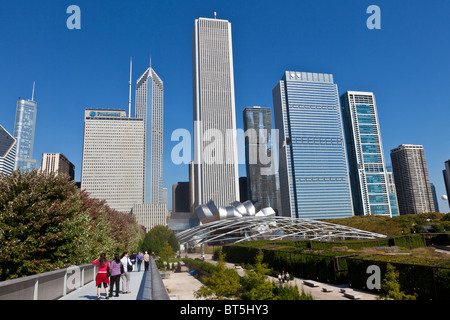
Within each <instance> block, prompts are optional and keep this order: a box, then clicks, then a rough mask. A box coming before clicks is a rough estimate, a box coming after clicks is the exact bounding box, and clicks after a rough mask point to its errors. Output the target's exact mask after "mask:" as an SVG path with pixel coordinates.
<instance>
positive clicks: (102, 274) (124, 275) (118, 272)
mask: <svg viewBox="0 0 450 320" xmlns="http://www.w3.org/2000/svg"><path fill="white" fill-rule="evenodd" d="M92 263H93V264H96V265H98V273H97V276H96V278H95V285H96V286H97V300H100V293H101V287H102V285H103V288H104V289H105V293H106V299H109V298H110V297H112V296H113V291H114V287H116V294H115V297H118V296H119V287H120V279H122V293H131V292H130V272H131V271H133V264H132V262H131V260H130V258H129V256H128V253H127V252H124V253H123V254H122V256H121V257H119V255H118V254H117V253H115V254H114V256H113V259H112V260H111V261H108V259H107V258H106V254H105V253H101V254H100V255H99V257H98V258H97V259H96V260H94V261H92ZM109 285H111V288H109Z"/></svg>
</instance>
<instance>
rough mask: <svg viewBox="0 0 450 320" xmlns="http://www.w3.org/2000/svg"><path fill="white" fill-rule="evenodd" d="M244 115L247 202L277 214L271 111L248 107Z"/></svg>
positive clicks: (274, 138)
mask: <svg viewBox="0 0 450 320" xmlns="http://www.w3.org/2000/svg"><path fill="white" fill-rule="evenodd" d="M243 116H244V130H245V168H246V171H247V195H248V199H250V200H252V201H253V202H259V203H260V204H261V205H262V207H263V208H266V207H272V208H273V209H274V210H275V212H276V213H277V215H278V214H280V211H281V208H280V206H279V197H280V196H279V190H278V189H277V185H278V183H277V181H276V180H277V175H276V165H277V163H275V146H274V143H275V142H276V137H274V136H273V133H274V132H275V131H274V130H272V110H271V109H270V108H261V107H247V108H245V109H244V112H243ZM245 200H247V199H245ZM245 200H244V201H245ZM241 202H243V201H242V197H241Z"/></svg>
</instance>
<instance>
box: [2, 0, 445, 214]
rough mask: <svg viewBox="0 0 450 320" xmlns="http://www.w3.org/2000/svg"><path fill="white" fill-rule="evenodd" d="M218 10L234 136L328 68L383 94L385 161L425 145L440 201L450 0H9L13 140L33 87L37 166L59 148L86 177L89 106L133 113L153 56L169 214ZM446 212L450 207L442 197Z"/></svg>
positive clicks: (6, 88)
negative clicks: (201, 30) (160, 88)
mask: <svg viewBox="0 0 450 320" xmlns="http://www.w3.org/2000/svg"><path fill="white" fill-rule="evenodd" d="M72 4H76V5H78V6H79V7H80V9H81V30H69V29H68V28H67V27H66V20H67V18H68V17H69V16H70V14H67V13H66V9H67V7H68V6H70V5H72ZM372 4H375V5H378V6H379V7H380V9H381V30H369V29H368V28H367V27H366V20H367V19H368V18H369V16H370V14H367V13H366V10H367V7H368V6H369V5H372ZM214 11H216V12H217V18H220V19H227V20H229V21H230V22H231V23H232V32H233V34H232V35H233V55H234V75H235V87H236V115H237V125H238V127H240V128H242V111H243V109H244V108H245V107H247V106H254V105H259V106H263V107H272V88H273V87H274V86H275V84H276V83H277V81H278V80H279V79H280V78H281V76H282V74H283V72H284V71H285V70H294V71H308V72H320V73H332V74H334V79H335V82H336V83H337V84H338V87H339V92H340V94H342V93H344V92H345V91H347V90H360V91H373V92H374V93H375V96H376V99H377V105H378V113H379V117H380V126H381V134H382V139H383V146H384V151H385V157H386V161H387V163H390V157H389V151H390V150H391V149H393V148H394V147H397V146H398V145H399V144H402V143H405V144H406V143H407V144H422V145H423V146H424V148H425V155H426V159H427V164H428V170H429V174H430V180H431V182H433V183H434V184H435V185H436V188H437V194H438V197H439V198H440V196H441V195H443V194H445V187H444V183H443V178H442V169H443V168H444V161H446V160H448V159H450V140H449V138H448V136H449V135H448V127H449V119H450V118H449V115H450V111H449V107H450V59H449V57H450V19H449V12H450V1H448V0H432V1H411V0H409V1H408V0H396V1H385V0H370V1H366V0H333V1H331V0H330V1H325V0H292V1H291V0H289V1H287V0H281V1H266V0H259V1H255V0H244V1H243V0H239V1H235V0H227V1H224V0H221V1H219V0H196V1H192V0H184V1H181V0H180V1H175V0H164V1H156V0H150V1H149V0H133V1H125V0H121V1H117V0H116V1H112V0H109V1H103V0H96V1H87V0H82V1H80V0H70V1H66V0H41V1H31V0H27V1H1V2H0V108H1V113H0V124H1V125H3V126H4V127H5V128H6V130H8V131H9V132H11V133H13V131H14V117H15V108H16V101H17V99H18V97H21V98H27V99H28V98H31V91H32V85H33V81H36V91H35V100H36V101H37V103H38V115H37V127H36V135H35V145H34V158H35V159H38V160H39V161H41V156H42V153H45V152H62V153H63V154H65V155H66V156H67V157H68V158H69V160H70V161H72V162H73V163H74V164H75V166H76V180H77V181H79V180H80V177H81V161H82V146H83V123H84V119H83V115H84V109H85V108H88V107H94V108H124V109H127V108H128V78H129V61H130V57H131V56H132V57H133V83H134V84H135V82H136V80H137V78H138V77H139V76H140V75H141V74H142V73H143V72H144V71H145V69H146V68H147V66H148V62H149V58H150V56H151V59H152V67H153V68H154V69H155V71H156V72H157V73H158V74H159V76H160V77H161V78H162V79H163V81H164V88H165V115H164V116H165V119H164V120H165V128H164V129H165V132H164V134H165V136H164V140H165V142H164V153H165V155H164V158H165V163H164V186H165V187H167V188H168V191H169V208H170V207H171V203H170V199H171V186H172V184H174V183H176V182H177V181H188V168H187V165H174V164H173V163H172V161H171V159H170V155H171V150H172V148H173V147H174V146H175V145H176V142H172V141H171V140H170V136H171V134H172V132H173V130H175V129H177V128H185V129H188V130H189V131H192V52H191V50H192V38H191V37H192V28H193V24H194V20H195V19H196V18H198V17H211V18H212V17H213V16H214ZM133 90H134V85H133ZM132 102H133V105H134V93H133V99H132ZM133 114H134V111H133ZM240 169H242V171H241V172H240V175H241V176H243V175H244V174H245V168H243V166H240ZM439 206H440V208H441V212H448V211H449V208H448V205H447V203H446V202H445V201H442V200H439Z"/></svg>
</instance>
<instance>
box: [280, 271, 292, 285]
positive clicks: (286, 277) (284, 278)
mask: <svg viewBox="0 0 450 320" xmlns="http://www.w3.org/2000/svg"><path fill="white" fill-rule="evenodd" d="M278 281H279V282H280V283H284V282H285V281H286V282H288V281H289V272H287V271H286V273H284V271H283V272H281V273H279V274H278Z"/></svg>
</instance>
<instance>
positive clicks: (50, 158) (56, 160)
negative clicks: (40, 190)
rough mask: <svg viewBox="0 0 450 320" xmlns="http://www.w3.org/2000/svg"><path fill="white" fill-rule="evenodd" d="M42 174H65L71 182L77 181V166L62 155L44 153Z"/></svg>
mask: <svg viewBox="0 0 450 320" xmlns="http://www.w3.org/2000/svg"><path fill="white" fill-rule="evenodd" d="M41 172H43V173H47V174H48V173H51V172H54V173H56V174H59V173H64V174H66V175H67V176H68V177H69V179H70V180H74V179H75V165H74V164H73V163H72V162H70V161H69V159H67V157H66V156H65V155H63V154H62V153H43V154H42V164H41Z"/></svg>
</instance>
